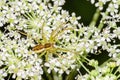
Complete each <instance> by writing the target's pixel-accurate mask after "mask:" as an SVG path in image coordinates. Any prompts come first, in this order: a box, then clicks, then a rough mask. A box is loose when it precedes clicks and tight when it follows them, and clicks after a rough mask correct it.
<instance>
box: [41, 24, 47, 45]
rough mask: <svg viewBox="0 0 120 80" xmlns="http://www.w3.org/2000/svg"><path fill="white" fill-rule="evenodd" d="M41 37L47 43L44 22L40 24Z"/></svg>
mask: <svg viewBox="0 0 120 80" xmlns="http://www.w3.org/2000/svg"><path fill="white" fill-rule="evenodd" d="M42 39H43V41H44V44H45V43H47V38H46V36H45V33H44V23H43V25H42Z"/></svg>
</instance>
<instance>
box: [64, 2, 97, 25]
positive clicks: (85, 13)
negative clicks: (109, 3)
mask: <svg viewBox="0 0 120 80" xmlns="http://www.w3.org/2000/svg"><path fill="white" fill-rule="evenodd" d="M63 9H65V10H67V11H69V12H70V13H72V12H75V13H76V16H81V20H80V22H82V23H84V25H88V24H89V23H90V21H91V20H92V17H93V15H94V13H95V10H96V7H95V6H94V5H93V4H91V3H90V2H89V1H87V0H66V3H65V5H64V6H63Z"/></svg>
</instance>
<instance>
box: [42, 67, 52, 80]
mask: <svg viewBox="0 0 120 80" xmlns="http://www.w3.org/2000/svg"><path fill="white" fill-rule="evenodd" d="M43 69H44V72H45V74H46V76H47V78H48V80H53V79H52V77H51V76H50V74H49V73H48V72H47V69H46V67H43Z"/></svg>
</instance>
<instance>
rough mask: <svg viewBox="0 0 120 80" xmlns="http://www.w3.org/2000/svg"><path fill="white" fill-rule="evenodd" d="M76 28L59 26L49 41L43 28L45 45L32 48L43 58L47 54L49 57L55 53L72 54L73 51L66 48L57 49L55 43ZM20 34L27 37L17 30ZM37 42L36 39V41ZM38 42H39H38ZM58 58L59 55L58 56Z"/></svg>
mask: <svg viewBox="0 0 120 80" xmlns="http://www.w3.org/2000/svg"><path fill="white" fill-rule="evenodd" d="M74 29H75V28H73V27H72V28H71V27H70V28H68V27H64V24H63V25H59V26H58V27H57V28H56V29H55V30H53V31H52V32H51V33H50V37H49V39H48V40H47V38H46V36H45V33H44V26H42V28H41V31H42V39H43V41H44V42H43V43H38V44H37V45H35V46H34V47H32V51H34V52H35V53H41V54H40V56H43V55H44V54H45V53H46V55H45V56H48V54H49V53H55V54H56V52H71V50H69V49H66V48H61V47H59V48H58V47H55V45H56V44H55V43H56V42H57V40H58V37H59V36H60V35H62V34H63V33H64V32H65V31H67V30H74ZM17 31H18V32H19V33H20V34H23V35H26V36H27V34H26V33H24V32H21V31H19V30H17ZM34 40H36V39H34ZM36 42H38V41H36ZM57 56H58V54H57Z"/></svg>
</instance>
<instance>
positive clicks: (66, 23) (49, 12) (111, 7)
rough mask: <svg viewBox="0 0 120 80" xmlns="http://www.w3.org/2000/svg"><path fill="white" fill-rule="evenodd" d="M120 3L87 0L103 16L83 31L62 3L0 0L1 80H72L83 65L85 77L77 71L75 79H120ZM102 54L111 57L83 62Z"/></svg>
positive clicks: (59, 0) (107, 0)
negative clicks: (90, 56) (104, 59)
mask: <svg viewBox="0 0 120 80" xmlns="http://www.w3.org/2000/svg"><path fill="white" fill-rule="evenodd" d="M119 2H120V1H119V0H99V1H96V2H95V1H94V0H91V3H94V4H95V6H96V7H98V9H97V12H96V13H95V15H96V14H99V15H101V16H102V18H101V20H100V22H99V24H98V27H96V23H97V19H93V20H92V21H91V24H90V25H88V26H87V27H86V26H84V25H83V24H81V23H79V22H78V20H80V17H76V15H75V13H72V14H71V15H70V14H69V12H68V11H66V10H63V9H62V7H61V6H62V5H64V3H65V0H0V10H1V12H0V28H1V29H2V30H0V74H1V75H0V79H1V80H4V79H5V78H8V79H16V80H22V79H29V80H42V79H49V80H62V78H63V77H64V76H63V74H64V75H66V77H65V78H66V80H70V79H71V78H72V77H73V78H75V76H76V74H75V75H73V74H74V73H77V71H78V70H79V69H81V67H83V68H84V69H85V70H86V71H87V73H86V74H85V75H83V74H81V72H80V71H78V72H79V73H80V74H78V75H77V77H76V79H78V80H87V79H90V80H95V79H96V80H108V79H111V80H114V79H118V78H120V75H119V71H120V70H119V68H120V67H119V66H120V62H119V61H120V58H119V53H120V44H119V41H118V40H120V28H119V26H118V24H117V23H119V22H120V18H119V15H120V13H119V11H118V8H119V5H120V3H119ZM106 4H108V7H107V8H106V12H103V9H104V5H106ZM92 22H94V24H93V23H92ZM104 27H105V28H104ZM102 51H103V53H104V51H106V52H108V56H109V57H110V60H108V61H107V62H105V63H104V64H102V65H99V62H98V61H97V60H94V59H92V60H91V59H88V58H87V56H89V54H95V55H96V54H97V55H99V54H103V53H102ZM83 63H87V64H88V65H90V66H92V67H93V68H94V69H93V70H89V69H87V68H86V67H85V66H84V64H83ZM115 68H116V69H115ZM114 69H115V70H114ZM46 77H47V78H46Z"/></svg>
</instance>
